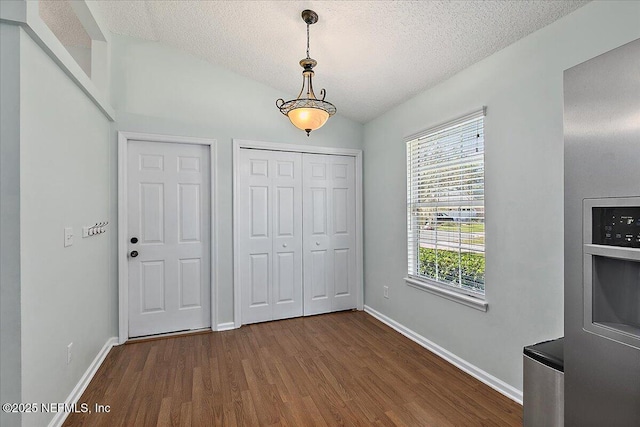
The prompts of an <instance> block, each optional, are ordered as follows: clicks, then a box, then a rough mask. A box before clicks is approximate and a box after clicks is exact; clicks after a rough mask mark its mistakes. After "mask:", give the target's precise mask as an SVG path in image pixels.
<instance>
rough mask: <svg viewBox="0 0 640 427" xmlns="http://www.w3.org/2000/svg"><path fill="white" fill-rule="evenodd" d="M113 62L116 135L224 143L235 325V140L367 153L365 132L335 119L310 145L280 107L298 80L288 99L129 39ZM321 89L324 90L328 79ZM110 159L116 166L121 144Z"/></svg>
mask: <svg viewBox="0 0 640 427" xmlns="http://www.w3.org/2000/svg"><path fill="white" fill-rule="evenodd" d="M111 55H112V56H111V61H112V62H111V63H112V70H111V72H112V73H111V75H112V83H111V85H112V88H113V91H112V103H113V106H114V108H115V109H116V111H117V118H116V123H115V126H114V130H123V131H135V132H148V133H158V134H169V135H181V136H197V137H204V138H213V139H216V140H217V144H218V145H217V147H218V153H217V164H216V165H215V173H216V178H217V184H216V189H215V191H216V192H217V194H216V195H215V197H216V201H217V204H218V218H214V221H215V222H216V225H217V230H218V241H217V242H216V250H217V254H218V265H217V278H218V295H217V304H216V306H217V311H218V322H217V323H218V324H220V323H225V322H232V321H233V258H232V257H233V246H232V244H233V240H232V139H233V138H238V139H252V140H259V141H273V142H285V143H294V144H308V145H323V146H331V147H347V148H362V134H363V127H362V125H361V124H359V123H356V122H353V121H351V120H349V119H346V118H343V117H341V116H340V115H336V116H334V117H332V118H331V119H329V122H328V123H327V124H326V125H325V126H324V127H323V128H322V129H319V130H318V131H315V132H312V133H311V136H310V137H309V138H307V136H306V134H305V133H304V132H303V131H301V130H298V129H296V128H295V127H294V126H293V125H292V124H291V123H290V122H289V120H288V119H287V118H286V117H285V116H283V115H282V114H281V113H280V112H279V111H278V109H277V108H276V106H275V100H276V99H277V98H286V99H288V98H291V97H294V96H296V95H297V92H298V90H299V88H298V85H299V83H300V80H301V75H293V76H291V92H290V93H282V92H279V91H277V90H274V89H273V88H270V87H268V86H265V85H263V84H260V83H257V82H255V81H253V80H250V79H248V78H245V77H242V76H240V75H238V74H235V73H233V72H230V71H227V70H225V69H223V68H220V67H217V66H215V65H212V64H211V63H208V62H205V61H203V60H201V59H198V58H196V57H194V56H191V55H189V54H187V53H185V52H181V51H179V50H176V49H173V48H171V47H168V46H165V45H163V44H160V43H154V42H148V41H142V40H137V39H133V38H128V37H122V36H113V38H112V52H111ZM317 84H319V85H322V74H318V75H317ZM115 138H116V136H115V132H114V134H113V135H112V138H111V140H112V141H113V142H115ZM111 156H112V159H116V156H117V151H116V147H115V144H114V145H112V150H111ZM112 164H113V167H112V174H113V175H112V195H111V201H112V205H111V206H112V213H111V217H112V218H116V217H117V204H116V201H117V192H116V188H117V187H116V180H115V179H116V177H117V175H116V169H115V168H116V166H115V165H116V162H115V160H112ZM111 237H112V238H115V234H113V235H111ZM113 248H114V249H113V250H114V252H113V254H114V257H115V248H116V246H115V245H113Z"/></svg>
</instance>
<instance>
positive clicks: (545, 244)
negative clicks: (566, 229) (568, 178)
mask: <svg viewBox="0 0 640 427" xmlns="http://www.w3.org/2000/svg"><path fill="white" fill-rule="evenodd" d="M639 18H640V3H639V2H593V3H590V4H588V5H586V6H584V7H582V8H580V9H578V10H577V11H575V12H573V13H572V14H570V15H568V16H566V17H564V18H562V19H560V20H559V21H557V22H555V23H553V24H551V25H549V26H548V27H545V28H543V29H541V30H539V31H537V32H535V33H533V34H531V35H529V36H528V37H526V38H524V39H522V40H520V41H518V42H517V43H514V44H513V45H511V46H509V47H507V48H506V49H504V50H502V51H500V52H498V53H496V54H494V55H492V56H491V57H489V58H487V59H485V60H483V61H481V62H479V63H477V64H475V65H473V66H471V67H469V68H467V69H466V70H464V71H462V72H461V73H459V74H457V75H456V76H454V77H452V78H451V79H449V80H447V81H446V82H444V83H442V84H440V85H438V86H436V87H434V88H432V89H430V90H428V91H426V92H423V93H421V94H420V95H418V96H416V97H414V98H413V99H411V100H409V101H407V102H405V103H403V104H401V105H400V106H398V107H396V108H394V109H393V110H391V111H389V112H388V113H387V114H385V115H383V116H381V117H379V118H377V119H375V120H373V121H371V122H370V123H368V124H366V125H365V136H364V140H365V143H364V152H365V156H364V159H365V162H364V169H365V177H364V182H365V208H364V212H365V303H366V304H367V305H368V306H371V307H372V308H374V309H376V310H378V311H380V312H381V313H383V314H385V315H387V316H389V317H390V318H392V319H394V320H396V321H398V322H400V323H402V324H403V325H405V326H406V327H408V328H410V329H413V330H414V331H416V332H417V333H419V334H421V335H423V336H424V337H426V338H427V339H429V340H431V341H433V342H435V343H436V344H438V345H440V346H442V347H444V348H445V349H447V350H449V351H450V352H452V353H454V354H456V355H457V356H459V357H461V358H463V359H465V360H466V361H468V362H470V363H472V364H473V365H475V366H477V367H479V368H480V369H482V370H484V371H486V372H488V373H489V374H491V375H493V376H495V377H497V378H499V379H500V380H502V381H504V382H506V383H508V384H510V385H512V386H514V387H516V388H518V389H520V390H521V389H522V364H521V360H522V347H523V346H524V345H528V344H532V343H535V342H538V341H542V340H546V339H550V338H554V337H558V336H562V335H563V132H562V117H563V116H562V109H563V99H562V72H563V70H565V69H566V68H569V67H571V66H573V65H575V64H577V63H580V62H582V61H584V60H586V59H589V58H591V57H593V56H596V55H598V54H600V53H603V52H605V51H607V50H610V49H613V48H615V47H617V46H620V45H622V44H624V43H626V42H629V41H631V40H633V39H635V38H638V37H640V25H638V22H639ZM483 105H485V106H487V116H486V118H485V148H486V154H485V163H486V172H485V174H486V183H485V185H486V218H487V219H486V231H487V236H486V253H487V255H486V257H487V270H486V298H487V301H488V302H489V311H488V312H487V313H483V312H480V311H477V310H474V309H471V308H469V307H466V306H463V305H460V304H457V303H455V302H452V301H449V300H445V299H442V298H440V297H438V296H435V295H432V294H430V293H427V292H424V291H421V290H417V289H415V288H412V287H409V286H407V285H406V284H405V282H404V281H403V278H404V277H405V276H406V274H407V257H406V235H407V234H406V158H405V145H404V144H403V137H404V136H407V135H410V134H412V133H415V132H417V131H419V130H422V129H425V128H428V127H430V126H433V125H436V124H439V123H441V122H443V121H446V120H448V119H452V118H455V117H456V116H460V115H464V114H466V113H468V112H470V111H473V110H474V109H478V108H479V107H481V106H483ZM385 285H387V286H389V288H390V289H389V299H384V298H383V286H385Z"/></svg>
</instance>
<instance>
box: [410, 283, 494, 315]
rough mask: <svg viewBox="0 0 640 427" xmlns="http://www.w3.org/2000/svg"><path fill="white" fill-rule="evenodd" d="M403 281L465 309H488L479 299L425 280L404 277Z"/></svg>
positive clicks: (486, 303) (487, 305) (485, 303)
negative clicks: (460, 305)
mask: <svg viewBox="0 0 640 427" xmlns="http://www.w3.org/2000/svg"><path fill="white" fill-rule="evenodd" d="M404 281H405V282H407V284H408V285H409V286H411V287H414V288H416V289H420V290H422V291H427V292H430V293H432V294H434V295H438V296H440V297H442V298H446V299H448V300H450V301H454V302H457V303H459V304H462V305H466V306H467V307H471V308H475V309H476V310H480V311H485V312H486V311H487V309H488V308H489V303H488V302H486V301H484V300H481V299H480V298H475V297H472V296H470V295H465V294H463V293H461V292H456V291H455V290H452V289H447V288H445V287H444V286H441V285H436V284H432V283H429V282H427V281H426V280H418V279H414V278H413V277H405V278H404Z"/></svg>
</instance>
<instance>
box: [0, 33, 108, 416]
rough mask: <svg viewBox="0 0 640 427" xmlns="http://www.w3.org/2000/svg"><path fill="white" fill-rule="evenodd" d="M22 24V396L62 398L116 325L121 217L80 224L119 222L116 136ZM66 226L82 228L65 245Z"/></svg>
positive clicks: (49, 399) (37, 399)
mask: <svg viewBox="0 0 640 427" xmlns="http://www.w3.org/2000/svg"><path fill="white" fill-rule="evenodd" d="M20 34H21V37H20V124H21V128H20V132H21V133H20V232H21V263H20V267H21V274H22V277H21V300H22V302H21V310H22V313H21V321H22V399H21V400H22V401H23V402H64V401H65V400H66V398H67V396H68V395H69V393H70V392H71V390H72V389H73V388H74V387H75V385H76V384H77V383H78V381H79V380H80V378H81V376H82V375H83V374H84V373H85V371H86V370H87V368H88V367H89V365H90V364H91V362H92V361H93V359H94V358H95V357H96V355H97V354H98V352H99V351H100V349H101V348H102V347H103V346H104V344H105V342H106V341H107V339H109V338H110V337H113V336H115V335H117V330H116V328H115V320H114V319H115V318H116V315H117V306H116V305H115V300H114V298H113V294H114V289H115V286H116V281H115V276H114V275H113V271H112V269H110V265H111V263H110V257H111V255H112V254H113V248H112V247H111V242H110V240H109V236H112V235H115V227H112V226H111V225H110V226H109V231H108V233H106V234H104V235H100V236H96V237H92V238H86V239H83V238H82V226H83V225H91V224H94V223H95V222H98V221H102V220H109V219H110V220H111V221H112V222H113V218H109V213H110V203H111V200H110V199H109V192H110V189H109V185H110V174H111V171H112V169H113V165H111V164H110V158H109V144H113V141H112V140H109V136H110V133H109V121H108V120H107V118H106V117H105V116H104V115H103V114H102V113H101V112H100V111H99V110H98V108H97V107H96V106H95V105H94V104H93V103H92V102H91V101H90V100H89V98H88V97H87V96H86V95H85V94H84V93H83V92H82V91H81V90H80V88H78V86H77V85H76V84H75V83H74V82H72V81H71V79H69V77H68V76H67V75H66V74H65V73H64V72H63V71H62V70H61V69H60V67H59V66H58V65H56V64H55V63H54V62H53V60H52V59H51V58H50V57H49V56H48V55H47V54H46V53H45V52H44V51H43V50H42V49H41V48H40V47H39V46H38V45H37V44H36V43H35V42H34V41H33V40H32V39H31V37H29V36H28V35H27V34H26V33H25V32H24V31H21V32H20ZM3 96H4V94H3ZM64 227H73V230H74V234H75V236H74V243H73V246H70V247H67V248H65V247H63V229H64ZM71 342H73V360H72V361H71V363H70V364H68V365H67V345H68V344H69V343H71ZM3 380H4V378H3ZM52 416H53V414H43V413H38V414H30V415H24V416H23V425H25V426H42V425H46V424H47V423H48V422H49V420H50V419H51V418H52Z"/></svg>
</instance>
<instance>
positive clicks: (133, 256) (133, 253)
mask: <svg viewBox="0 0 640 427" xmlns="http://www.w3.org/2000/svg"><path fill="white" fill-rule="evenodd" d="M129 255H131V258H135V257H137V256H138V251H131V253H130V254H129Z"/></svg>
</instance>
